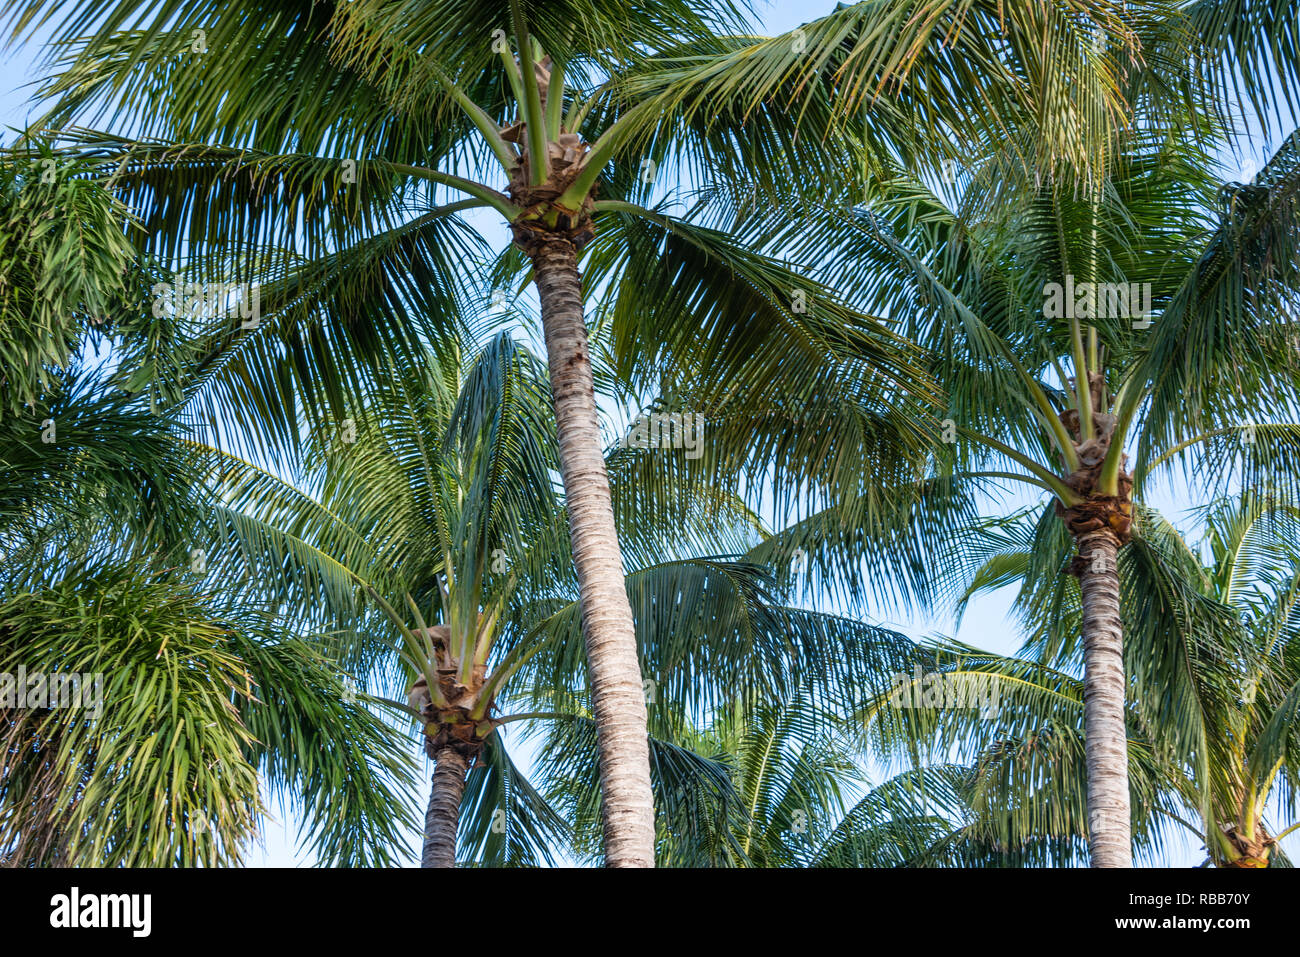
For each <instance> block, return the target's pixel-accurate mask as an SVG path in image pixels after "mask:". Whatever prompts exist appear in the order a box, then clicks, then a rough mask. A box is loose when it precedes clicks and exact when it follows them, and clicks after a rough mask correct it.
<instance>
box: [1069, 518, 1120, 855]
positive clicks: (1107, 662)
mask: <svg viewBox="0 0 1300 957" xmlns="http://www.w3.org/2000/svg"><path fill="white" fill-rule="evenodd" d="M1077 541H1078V546H1079V556H1080V559H1081V561H1080V562H1079V566H1078V567H1079V569H1080V570H1079V589H1080V592H1081V593H1082V596H1083V599H1082V600H1083V707H1084V729H1085V730H1084V735H1085V736H1084V750H1085V754H1086V757H1087V762H1088V853H1089V857H1090V858H1091V860H1092V866H1093V867H1132V866H1133V845H1132V839H1131V836H1130V816H1129V814H1130V812H1129V790H1128V738H1127V735H1126V733H1125V728H1124V690H1125V681H1124V633H1123V626H1122V624H1121V621H1120V616H1119V570H1118V567H1117V566H1116V564H1115V558H1116V556H1117V555H1118V553H1119V540H1118V539H1117V538H1116V537H1115V535H1114V533H1113V532H1112V531H1111V530H1110V529H1109V528H1101V529H1098V530H1096V531H1092V532H1085V533H1084V534H1082V535H1079V536H1078V539H1077Z"/></svg>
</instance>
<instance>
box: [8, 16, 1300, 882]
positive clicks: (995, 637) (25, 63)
mask: <svg viewBox="0 0 1300 957" xmlns="http://www.w3.org/2000/svg"><path fill="white" fill-rule="evenodd" d="M834 7H835V2H834V0H818V2H796V0H777V2H774V3H772V4H770V5H760V7H759V13H760V16H761V18H762V21H763V24H764V27H765V30H766V32H768V33H782V32H785V31H787V30H791V29H793V28H794V27H796V26H798V25H799V24H801V23H805V22H808V21H809V20H813V19H816V18H817V17H819V16H822V15H824V14H826V13H829V12H830V11H831V10H833V9H834ZM38 53H39V51H38V48H37V46H36V44H34V43H33V44H28V45H27V46H24V47H20V48H17V49H13V50H10V51H8V55H7V59H6V61H5V63H4V64H3V65H0V124H2V125H4V126H6V127H22V126H24V125H25V124H26V122H27V121H28V119H29V118H33V117H34V114H35V111H34V110H33V109H32V108H31V106H30V101H29V97H30V96H31V94H32V92H33V90H32V88H31V86H30V83H31V81H32V79H33V77H34V76H35V75H36V74H35V68H34V61H35V60H36V59H37V56H38ZM4 139H6V140H9V139H12V136H11V135H8V134H6V135H5V137H4ZM1277 145H1278V144H1277V143H1276V142H1274V143H1269V142H1266V141H1265V140H1264V138H1263V137H1256V139H1255V141H1254V142H1253V144H1252V146H1253V151H1252V154H1251V155H1249V156H1247V158H1246V160H1245V162H1244V164H1243V163H1239V162H1238V161H1236V160H1229V161H1226V164H1225V165H1226V166H1227V168H1228V170H1229V175H1230V176H1232V178H1237V175H1236V173H1235V171H1236V170H1237V169H1238V167H1239V166H1244V167H1245V169H1243V170H1242V172H1243V173H1250V172H1253V170H1251V168H1250V165H1251V164H1255V166H1256V167H1257V166H1258V165H1262V162H1263V161H1264V160H1265V159H1266V158H1267V157H1268V156H1269V155H1271V153H1272V151H1273V149H1274V148H1276V146H1277ZM1242 178H1245V177H1242ZM485 232H487V233H488V234H489V236H490V238H492V239H494V240H498V239H499V240H500V241H502V242H504V240H505V231H504V229H502V228H500V227H497V226H496V225H495V224H492V225H491V226H489V225H488V224H487V222H486V221H485ZM1185 492H1186V489H1184V488H1183V487H1182V483H1175V484H1174V486H1173V487H1171V488H1169V489H1167V490H1164V491H1163V492H1162V493H1158V494H1156V495H1155V496H1153V498H1152V500H1151V501H1150V504H1153V505H1154V506H1155V507H1156V508H1158V509H1160V510H1161V511H1162V512H1163V513H1164V514H1165V515H1166V517H1168V518H1169V519H1170V520H1172V521H1173V522H1174V524H1175V525H1177V526H1178V527H1179V528H1180V529H1185V530H1190V529H1191V527H1192V526H1191V523H1190V521H1189V520H1188V519H1187V517H1186V515H1185V511H1184V510H1185V509H1186V507H1187V503H1188V502H1191V501H1194V498H1191V497H1188V496H1186V495H1185ZM1028 503H1029V499H1028V498H1022V497H1020V495H1019V494H1018V493H1017V494H1015V495H1008V496H1007V498H1006V499H1005V500H1003V501H1001V502H998V503H996V506H995V507H996V510H997V511H999V512H1010V511H1011V510H1013V509H1014V508H1016V507H1018V506H1020V505H1024V504H1028ZM1011 598H1012V595H1011V592H1010V590H1009V589H1004V590H1002V591H1000V592H997V593H994V594H992V595H989V596H985V597H982V598H980V599H977V600H975V601H974V602H972V604H971V605H970V607H969V608H968V610H967V613H966V615H965V617H964V619H963V620H962V623H961V627H960V628H959V629H957V628H956V627H955V625H954V622H953V620H952V619H951V617H949V616H942V615H940V616H935V617H921V616H912V617H893V618H889V617H886V618H884V619H881V620H880V622H879V623H881V624H883V625H886V626H887V627H893V628H895V629H897V630H899V631H902V632H904V633H906V634H909V635H912V636H914V637H923V636H925V635H928V634H935V633H943V634H948V635H955V637H957V638H959V639H960V640H962V641H964V642H966V643H968V644H971V645H975V646H978V647H982V648H985V649H988V650H990V651H995V652H1001V653H1012V652H1014V651H1015V649H1016V647H1017V646H1018V644H1019V641H1020V636H1019V634H1018V633H1017V630H1016V627H1015V625H1014V623H1013V622H1012V621H1010V620H1009V619H1008V617H1007V612H1008V609H1009V607H1010V603H1011ZM416 747H418V745H417V744H416V742H414V741H412V748H413V749H414V748H416ZM512 750H513V751H514V753H516V755H517V758H518V759H522V760H521V761H520V763H521V764H524V765H526V764H527V759H528V757H529V752H530V750H531V749H530V748H529V747H528V746H527V744H526V743H525V745H524V746H523V747H522V748H520V749H517V750H515V749H512ZM873 777H875V778H876V779H878V778H879V775H873ZM425 780H426V781H427V775H426V776H425ZM593 786H594V782H593ZM275 816H276V817H277V818H279V820H273V821H271V822H269V824H268V827H267V830H266V835H265V846H264V847H263V848H258V849H255V850H254V852H253V853H252V854H251V855H250V861H249V863H250V864H251V865H253V866H295V865H304V864H310V863H311V861H310V858H309V856H308V855H305V854H300V853H299V852H298V851H297V850H296V849H295V846H294V845H295V841H294V840H293V831H294V830H295V829H296V826H297V821H296V818H295V815H294V814H293V813H292V808H290V809H288V813H287V814H283V815H282V814H280V812H279V809H276V810H275ZM286 824H287V827H286ZM418 843H419V842H418V835H413V836H412V844H413V846H418ZM1286 844H1287V845H1288V847H1287V849H1288V852H1289V853H1290V854H1291V856H1292V857H1293V858H1294V857H1296V856H1297V855H1298V854H1300V832H1298V833H1297V835H1294V836H1292V837H1291V838H1289V839H1288V840H1287V841H1286ZM1168 857H1169V861H1170V863H1172V864H1182V865H1187V864H1195V863H1199V861H1200V860H1201V859H1202V857H1203V854H1201V853H1199V852H1198V848H1197V847H1195V846H1187V847H1185V848H1182V849H1181V850H1180V848H1179V843H1178V841H1177V840H1175V841H1174V842H1173V843H1172V844H1171V846H1170V848H1169V855H1168ZM412 864H414V861H412Z"/></svg>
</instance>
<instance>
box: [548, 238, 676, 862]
mask: <svg viewBox="0 0 1300 957" xmlns="http://www.w3.org/2000/svg"><path fill="white" fill-rule="evenodd" d="M533 267H534V271H535V276H536V282H537V291H538V294H539V296H540V298H541V305H542V326H543V329H544V331H545V335H546V354H547V359H548V362H549V364H550V370H551V393H552V397H553V401H554V403H555V422H556V428H557V431H558V434H559V443H560V472H561V475H562V477H563V479H564V495H565V502H566V504H567V507H568V513H569V536H570V539H571V541H572V543H573V562H574V566H575V568H576V570H577V573H578V588H579V592H580V594H581V598H582V635H583V639H584V641H585V642H586V648H587V665H588V668H589V671H590V674H591V696H592V709H593V712H594V714H595V721H596V740H597V747H598V749H599V754H600V789H601V798H602V801H601V804H602V810H603V815H604V820H603V824H604V837H605V864H606V866H608V867H653V866H654V800H653V797H652V795H651V791H650V749H649V744H648V743H647V725H646V705H645V698H644V693H643V691H642V685H641V668H640V664H639V661H638V659H637V648H636V634H635V631H634V629H633V624H632V609H631V606H630V605H629V604H628V600H627V590H626V586H625V584H624V572H623V557H622V554H621V553H620V551H619V545H618V536H617V535H616V533H615V530H614V509H613V506H612V505H611V503H610V497H609V478H608V476H607V475H606V474H605V459H604V454H603V442H602V440H601V436H600V429H599V426H598V423H597V419H596V396H595V391H594V388H593V382H592V372H591V355H590V352H589V350H588V343H587V326H586V323H585V321H584V318H583V311H582V287H581V278H580V277H579V275H578V262H577V251H576V249H575V248H574V246H573V243H571V242H569V241H568V240H566V239H562V238H558V237H557V238H552V239H549V240H547V241H545V242H543V243H541V245H540V248H539V249H538V250H537V252H536V253H535V254H534V255H533Z"/></svg>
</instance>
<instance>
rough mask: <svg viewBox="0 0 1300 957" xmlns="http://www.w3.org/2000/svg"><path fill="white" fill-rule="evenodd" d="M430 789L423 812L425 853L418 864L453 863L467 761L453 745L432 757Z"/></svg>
mask: <svg viewBox="0 0 1300 957" xmlns="http://www.w3.org/2000/svg"><path fill="white" fill-rule="evenodd" d="M434 760H435V765H434V771H433V788H432V789H431V791H430V793H429V809H428V811H426V812H425V815H424V853H423V854H422V855H420V866H421V867H455V866H456V825H457V824H458V823H459V821H460V801H461V798H462V797H463V796H464V794H465V775H466V773H467V772H468V771H469V762H468V761H467V760H466V759H465V757H464V755H462V754H461V753H460V752H459V751H457V750H455V749H454V748H442V749H441V750H439V751H438V754H437V757H436V758H435V759H434Z"/></svg>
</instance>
